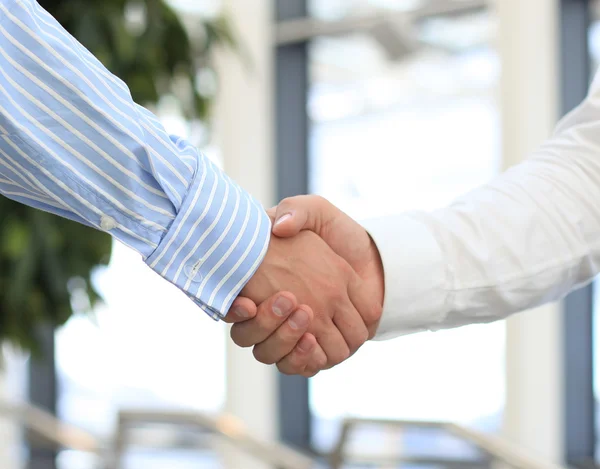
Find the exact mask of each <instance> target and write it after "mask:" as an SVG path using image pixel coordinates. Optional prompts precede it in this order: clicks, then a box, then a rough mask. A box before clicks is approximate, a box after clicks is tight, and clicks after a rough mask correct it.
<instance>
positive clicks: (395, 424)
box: [329, 418, 566, 469]
mask: <svg viewBox="0 0 600 469" xmlns="http://www.w3.org/2000/svg"><path fill="white" fill-rule="evenodd" d="M364 425H370V426H379V427H383V428H395V429H398V430H403V429H409V428H431V429H439V430H443V431H444V432H445V433H447V434H449V435H453V436H455V437H458V438H459V439H461V440H464V441H466V442H469V443H471V444H472V445H473V446H474V447H475V448H477V449H479V450H480V451H481V452H482V453H483V454H484V455H485V459H484V460H479V461H477V460H472V459H471V460H466V459H461V460H458V459H446V458H443V459H432V458H426V457H410V456H404V455H387V456H386V455H381V456H379V457H377V458H374V457H373V456H372V455H365V456H363V455H360V454H356V453H352V454H351V453H350V452H349V451H348V443H349V441H350V438H351V434H352V432H353V431H354V430H356V429H357V427H360V426H364ZM367 460H368V461H369V462H370V463H379V464H381V465H390V464H398V463H413V464H436V465H439V466H443V467H448V468H457V469H458V468H468V467H478V468H481V467H490V464H491V463H502V464H503V465H504V466H508V467H510V468H513V469H566V467H564V466H560V465H557V464H554V463H550V462H547V461H544V460H542V459H540V458H536V457H534V456H533V455H531V454H528V453H527V452H526V451H524V450H523V449H521V448H519V447H517V446H516V445H514V444H511V443H509V442H508V441H506V440H504V439H503V438H501V437H499V436H496V435H492V434H487V433H482V432H479V431H476V430H472V429H469V428H466V427H463V426H460V425H456V424H453V423H448V422H426V421H414V420H386V419H360V418H349V419H346V420H345V421H344V422H343V425H342V430H341V432H340V437H339V439H338V442H337V444H336V446H335V448H334V450H333V452H332V453H331V455H330V457H329V461H330V465H331V467H332V469H340V468H341V467H343V466H344V465H345V464H357V463H366V462H367Z"/></svg>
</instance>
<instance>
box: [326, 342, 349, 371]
mask: <svg viewBox="0 0 600 469" xmlns="http://www.w3.org/2000/svg"><path fill="white" fill-rule="evenodd" d="M348 358H350V349H349V348H348V346H347V345H346V344H344V345H343V346H340V347H337V348H336V351H335V353H334V354H332V355H331V356H330V357H329V363H328V365H329V366H330V367H332V366H335V365H339V364H340V363H342V362H343V361H344V360H347V359H348Z"/></svg>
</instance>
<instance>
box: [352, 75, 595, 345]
mask: <svg viewBox="0 0 600 469" xmlns="http://www.w3.org/2000/svg"><path fill="white" fill-rule="evenodd" d="M364 226H365V228H366V229H367V231H368V232H369V233H370V234H371V236H372V238H373V239H374V241H375V243H376V244H377V246H378V248H379V250H380V252H381V256H382V260H383V265H384V270H385V278H386V280H385V282H386V285H385V286H386V297H385V304H384V312H383V316H382V321H381V323H380V327H379V330H378V335H377V338H379V339H386V338H391V337H395V336H398V335H402V334H407V333H411V332H418V331H426V330H431V331H435V330H438V329H445V328H451V327H457V326H462V325H466V324H472V323H482V322H490V321H494V320H497V319H503V318H505V317H507V316H508V315H510V314H512V313H515V312H519V311H522V310H525V309H529V308H532V307H535V306H538V305H541V304H543V303H546V302H550V301H554V300H559V299H561V298H563V297H564V296H565V295H566V294H568V293H569V292H570V291H572V290H574V289H576V288H578V287H580V286H583V285H585V284H586V283H589V282H590V281H591V280H592V279H593V278H594V276H595V275H596V274H597V273H598V270H599V265H600V90H599V87H598V78H597V79H596V81H595V84H594V85H592V88H591V91H590V94H589V95H588V97H587V98H586V100H585V101H584V102H583V103H582V104H581V105H580V106H579V107H578V108H577V109H575V110H574V111H572V112H571V113H570V114H569V115H567V116H566V117H565V118H564V119H563V120H562V121H561V122H560V123H559V125H558V127H557V128H556V130H555V132H554V135H553V136H552V137H551V138H550V139H549V140H548V142H547V143H546V144H544V145H543V146H542V147H541V148H539V150H538V151H537V152H535V153H534V154H533V155H531V157H530V158H529V159H527V160H525V161H524V162H523V163H521V164H520V165H517V166H515V167H513V168H512V169H510V170H508V171H507V172H505V173H504V174H502V175H501V176H499V177H498V178H497V179H495V180H494V181H492V182H491V183H490V184H487V185H485V186H483V187H481V188H479V189H476V190H475V191H473V192H471V193H469V194H467V195H465V196H463V197H461V198H460V199H458V200H457V201H456V202H455V203H453V204H452V205H450V206H449V207H446V208H444V209H441V210H437V211H434V212H431V213H424V212H414V213H406V214H402V215H397V216H392V217H386V218H380V219H377V220H369V221H366V222H365V223H364Z"/></svg>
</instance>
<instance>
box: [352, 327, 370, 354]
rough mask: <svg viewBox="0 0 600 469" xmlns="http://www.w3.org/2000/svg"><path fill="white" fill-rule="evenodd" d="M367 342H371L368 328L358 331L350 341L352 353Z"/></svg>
mask: <svg viewBox="0 0 600 469" xmlns="http://www.w3.org/2000/svg"><path fill="white" fill-rule="evenodd" d="M367 340H369V330H368V329H367V328H366V327H363V328H361V329H360V330H358V331H356V332H355V333H354V336H353V337H352V338H351V339H350V340H349V341H348V342H349V343H348V348H349V349H350V353H355V352H356V351H357V350H358V349H359V348H361V347H362V346H363V344H364V343H365V342H366V341H367Z"/></svg>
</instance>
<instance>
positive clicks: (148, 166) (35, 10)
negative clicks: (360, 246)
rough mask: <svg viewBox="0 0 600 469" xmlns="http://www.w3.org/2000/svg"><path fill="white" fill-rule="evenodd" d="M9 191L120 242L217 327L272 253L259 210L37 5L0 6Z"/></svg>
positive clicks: (3, 177) (2, 127) (4, 182)
mask: <svg viewBox="0 0 600 469" xmlns="http://www.w3.org/2000/svg"><path fill="white" fill-rule="evenodd" d="M0 192H1V193H2V194H3V195H5V196H6V197H9V198H12V199H14V200H17V201H19V202H23V203H25V204H28V205H31V206H34V207H36V208H39V209H42V210H46V211H49V212H52V213H55V214H58V215H61V216H64V217H67V218H70V219H73V220H76V221H78V222H81V223H85V224H87V225H89V226H92V227H95V228H97V229H101V230H104V231H107V232H109V233H110V234H111V235H112V236H113V237H115V238H116V239H118V240H120V241H121V242H123V243H125V244H126V245H128V246H130V247H131V248H133V249H135V250H136V251H138V252H139V253H140V254H141V255H142V256H143V258H144V260H145V262H146V263H147V264H148V265H149V266H150V267H151V268H152V269H154V270H155V271H156V272H157V273H159V274H160V275H161V276H163V277H164V278H165V279H167V280H168V281H170V282H172V283H173V284H175V285H176V286H177V287H179V288H180V289H181V290H183V291H184V292H185V293H186V294H187V295H188V296H189V297H190V298H191V299H193V300H194V301H195V302H196V303H197V304H198V305H199V306H200V307H202V308H203V309H204V311H206V312H207V313H208V314H209V315H211V316H212V317H213V318H215V319H217V318H219V317H223V316H224V314H226V312H227V310H228V309H229V306H230V304H231V302H232V301H233V299H234V298H235V297H236V296H237V295H238V293H239V291H240V290H241V289H242V288H243V286H244V285H245V283H246V282H247V281H248V280H249V279H250V277H251V276H252V275H253V274H254V272H255V271H256V269H257V268H258V266H259V264H260V263H261V261H262V259H263V257H264V255H265V252H266V250H267V248H268V241H269V233H270V220H269V218H268V216H267V215H266V213H265V212H264V210H263V208H262V207H261V206H260V204H259V203H258V202H257V201H256V200H254V199H253V198H252V197H251V196H250V195H249V194H248V193H246V192H245V191H243V190H242V189H241V188H240V187H239V186H238V185H236V184H235V183H234V182H233V181H232V180H230V179H229V178H228V177H227V175H226V174H224V173H223V172H222V171H221V170H220V169H219V168H217V167H216V166H215V165H214V164H213V163H212V162H210V161H209V160H208V159H207V158H206V157H204V156H203V155H202V154H201V153H200V152H199V151H198V150H197V149H196V148H195V147H194V146H192V145H190V144H189V143H188V142H186V141H185V140H183V139H180V138H176V137H172V136H169V135H168V134H167V133H166V131H165V129H164V128H163V126H162V125H161V124H160V122H159V121H158V120H157V119H156V117H155V116H154V115H153V114H152V113H150V112H149V111H147V110H146V109H144V108H142V107H140V106H138V105H137V104H135V103H134V102H133V101H132V98H131V94H130V92H129V89H128V88H127V86H126V85H125V84H124V83H123V82H122V81H120V80H119V79H118V78H117V77H115V76H114V75H112V74H111V73H110V72H109V71H108V70H107V69H106V68H105V67H104V66H103V65H102V64H101V63H100V62H99V61H98V60H97V59H96V58H95V57H94V56H93V55H92V54H90V52H89V51H87V50H86V49H85V48H84V47H83V46H82V45H81V44H79V43H78V42H77V41H76V40H75V39H74V38H73V37H72V36H70V35H69V34H68V32H67V31H65V30H64V29H63V28H62V26H61V25H60V24H59V23H58V22H57V21H56V20H55V19H54V18H53V17H52V16H51V15H49V14H48V13H47V12H46V11H45V10H44V9H42V8H41V7H40V6H39V4H38V3H37V2H36V1H35V0H0Z"/></svg>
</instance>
